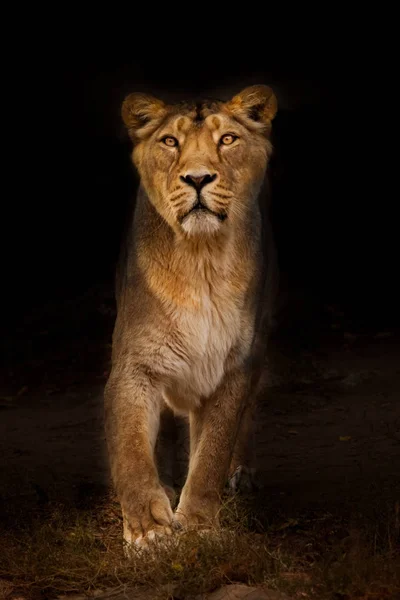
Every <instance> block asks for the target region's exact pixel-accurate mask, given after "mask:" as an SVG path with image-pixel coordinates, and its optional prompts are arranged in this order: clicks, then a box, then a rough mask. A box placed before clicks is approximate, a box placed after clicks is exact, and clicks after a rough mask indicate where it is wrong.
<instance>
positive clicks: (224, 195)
mask: <svg viewBox="0 0 400 600" xmlns="http://www.w3.org/2000/svg"><path fill="white" fill-rule="evenodd" d="M208 193H209V194H212V195H213V196H217V198H224V199H225V198H232V196H233V194H231V195H229V196H228V194H220V193H219V192H212V191H209V192H208Z"/></svg>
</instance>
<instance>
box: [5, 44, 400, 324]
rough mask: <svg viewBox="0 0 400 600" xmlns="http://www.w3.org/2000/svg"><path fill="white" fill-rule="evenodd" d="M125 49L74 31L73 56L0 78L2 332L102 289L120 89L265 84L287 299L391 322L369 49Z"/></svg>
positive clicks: (127, 194) (112, 248) (53, 50)
mask: <svg viewBox="0 0 400 600" xmlns="http://www.w3.org/2000/svg"><path fill="white" fill-rule="evenodd" d="M322 37H323V36H322ZM261 42H262V40H261ZM140 48H141V50H140V51H139V49H138V50H137V51H135V49H134V46H132V47H130V46H129V45H128V46H126V48H125V49H122V48H121V49H120V50H117V49H114V50H115V51H114V52H112V53H111V52H110V43H108V44H107V43H106V42H105V41H104V40H103V41H99V42H96V43H95V42H94V41H91V40H89V41H88V42H87V44H86V45H82V46H81V47H80V49H79V52H78V51H77V49H76V48H75V51H73V50H74V46H73V44H72V46H70V47H68V46H63V45H59V46H53V45H50V44H49V45H48V47H47V49H46V48H45V51H44V52H40V53H38V52H36V53H33V54H32V55H30V54H29V53H27V55H26V56H25V59H24V61H23V63H22V64H21V65H20V67H19V69H18V72H16V71H15V72H12V81H11V83H10V86H9V89H8V99H9V100H10V101H11V103H12V104H14V110H15V105H16V106H17V109H16V110H17V115H16V117H17V118H16V119H15V120H13V119H10V120H11V127H12V130H13V143H12V145H10V150H9V152H10V154H11V155H12V157H13V161H12V162H13V164H12V167H11V170H10V174H11V187H10V191H9V192H8V193H9V194H10V196H9V197H8V199H7V200H6V201H5V213H4V219H3V236H2V238H3V243H4V244H5V250H4V256H5V260H4V264H3V282H4V288H3V290H4V291H3V301H4V305H5V310H3V313H2V314H3V321H4V326H5V327H6V330H7V332H8V333H9V334H10V335H13V334H14V333H15V334H16V333H17V331H18V329H21V328H23V329H24V330H26V328H27V327H29V320H30V317H31V315H32V314H33V312H35V311H36V313H37V311H38V310H39V311H40V310H42V319H43V323H45V321H46V314H47V313H48V311H49V310H50V307H53V308H54V307H55V306H57V303H58V304H59V305H60V310H61V313H60V314H59V319H60V322H61V321H62V319H63V318H64V317H63V314H62V311H63V310H64V311H67V312H68V311H71V310H73V311H75V313H76V315H78V316H79V306H76V303H75V305H74V306H73V308H71V306H70V307H69V308H68V307H65V306H64V305H65V299H66V298H68V297H71V298H76V297H78V296H79V294H82V293H86V292H87V291H89V290H90V289H92V288H93V287H96V286H99V285H100V286H105V287H103V289H105V288H107V289H109V290H110V289H112V285H113V277H114V266H115V261H116V258H117V254H118V248H119V242H120V236H121V231H122V228H123V224H124V218H125V215H126V208H127V206H128V203H129V200H130V198H131V197H132V195H134V191H135V186H136V183H137V182H136V179H135V174H134V171H133V168H132V166H131V163H130V150H131V147H130V142H129V140H128V139H127V138H126V136H125V133H124V131H123V128H122V123H121V120H120V112H119V111H120V105H121V102H122V100H123V98H124V96H125V94H127V93H129V92H130V91H133V90H143V91H149V92H152V93H153V94H159V95H160V96H161V97H163V98H165V99H167V100H168V99H173V98H175V97H184V96H186V95H197V94H206V95H213V94H216V95H217V96H219V97H222V98H229V97H230V96H231V95H232V94H234V93H236V92H237V91H239V90H240V89H241V88H242V87H244V86H245V85H250V84H253V83H267V84H270V85H272V87H273V88H274V89H275V91H276V94H277V96H278V101H279V106H280V110H279V113H278V116H277V117H276V120H275V122H274V131H273V134H274V138H273V141H274V145H275V155H274V158H273V161H272V163H271V177H272V189H273V225H274V229H275V233H276V238H277V243H278V252H279V259H280V267H281V270H282V273H283V275H284V281H285V286H286V288H287V289H288V290H289V302H290V301H291V299H292V298H293V302H296V300H295V298H298V294H299V293H300V294H303V296H304V295H305V297H306V298H307V300H306V303H307V302H309V303H310V304H309V306H310V312H309V314H308V317H307V318H313V316H312V315H313V310H314V309H315V310H317V311H318V310H320V308H321V307H324V306H327V305H331V304H334V305H337V306H339V307H340V310H343V311H345V313H346V315H347V316H348V319H349V321H350V322H351V323H352V324H353V327H354V328H357V327H364V328H365V327H366V328H369V327H370V328H373V329H380V328H393V327H395V326H396V325H398V317H397V300H398V298H397V294H396V291H397V290H396V288H397V281H396V267H397V258H398V252H397V242H396V236H395V219H394V213H393V206H394V205H395V194H394V193H393V192H390V193H388V190H387V189H386V186H385V178H386V175H385V171H384V170H382V169H381V163H382V156H384V155H385V153H386V154H387V151H388V146H387V144H386V145H383V144H382V142H381V139H382V130H383V129H385V128H386V130H387V127H388V126H387V124H386V125H383V123H382V118H381V115H380V113H381V112H382V111H381V110H378V109H377V106H378V105H379V86H377V84H376V83H375V82H374V81H375V80H374V77H373V76H372V75H373V70H372V71H371V63H370V62H369V59H368V57H367V56H365V57H364V60H363V58H362V56H363V55H362V52H361V53H360V52H354V53H349V52H347V51H345V50H344V49H343V48H340V47H338V46H337V45H336V46H335V45H334V43H332V44H330V43H329V42H327V43H326V44H325V46H321V45H320V44H317V43H315V44H314V45H313V44H311V49H310V50H308V51H306V50H305V49H304V48H303V46H301V45H296V44H294V45H293V47H292V48H289V50H288V54H286V55H285V53H284V52H282V48H280V49H277V50H276V51H274V52H271V50H270V48H269V46H268V44H266V47H265V48H264V46H263V44H262V43H261V44H259V48H257V50H252V49H249V50H248V52H247V53H246V52H243V48H241V47H237V49H236V54H232V52H229V53H226V57H224V53H223V52H222V55H220V56H219V58H218V60H216V59H215V56H212V55H211V56H209V57H208V56H207V55H206V53H204V52H202V51H198V53H197V55H196V56H193V55H192V53H191V52H187V53H186V52H185V53H183V56H179V60H178V61H175V62H174V57H173V56H172V55H171V53H170V52H165V53H164V52H163V51H162V49H161V51H160V50H159V51H158V52H156V53H155V54H154V53H153V54H152V53H151V52H150V51H149V52H147V51H143V46H140ZM367 72H368V78H367V77H366V73H367ZM16 80H17V81H16ZM386 110H388V109H386ZM6 116H7V115H6ZM5 121H7V118H5ZM383 160H384V159H383ZM10 174H9V173H6V179H7V176H10ZM96 289H97V288H96ZM111 293H112V292H111ZM63 303H64V304H63ZM61 306H63V307H64V308H61ZM36 313H35V314H36ZM83 318H84V317H82V319H83ZM78 320H79V319H78Z"/></svg>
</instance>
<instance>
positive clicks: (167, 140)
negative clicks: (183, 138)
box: [162, 135, 178, 148]
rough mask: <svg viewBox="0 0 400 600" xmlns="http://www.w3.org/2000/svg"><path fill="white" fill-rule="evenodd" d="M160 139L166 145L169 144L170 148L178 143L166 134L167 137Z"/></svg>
mask: <svg viewBox="0 0 400 600" xmlns="http://www.w3.org/2000/svg"><path fill="white" fill-rule="evenodd" d="M162 141H163V142H164V144H165V145H166V146H169V147H170V148H172V147H173V146H177V145H178V140H177V139H175V138H174V137H172V136H171V135H168V136H167V137H165V138H163V140H162Z"/></svg>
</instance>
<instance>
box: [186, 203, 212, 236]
mask: <svg viewBox="0 0 400 600" xmlns="http://www.w3.org/2000/svg"><path fill="white" fill-rule="evenodd" d="M181 227H182V229H183V231H184V232H185V233H186V235H187V236H189V237H212V236H214V235H216V234H217V233H219V232H220V231H221V228H222V223H221V221H220V219H219V218H218V217H217V216H216V215H213V214H212V213H209V212H207V211H204V210H198V211H194V212H193V213H190V214H188V215H187V216H186V217H185V218H184V219H183V221H182V223H181Z"/></svg>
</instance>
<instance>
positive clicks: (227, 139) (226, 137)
mask: <svg viewBox="0 0 400 600" xmlns="http://www.w3.org/2000/svg"><path fill="white" fill-rule="evenodd" d="M236 139H237V137H236V136H235V135H232V134H231V133H227V134H225V135H223V136H222V138H221V140H220V141H221V144H224V146H229V145H230V144H232V143H233V142H234V141H235V140H236Z"/></svg>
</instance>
